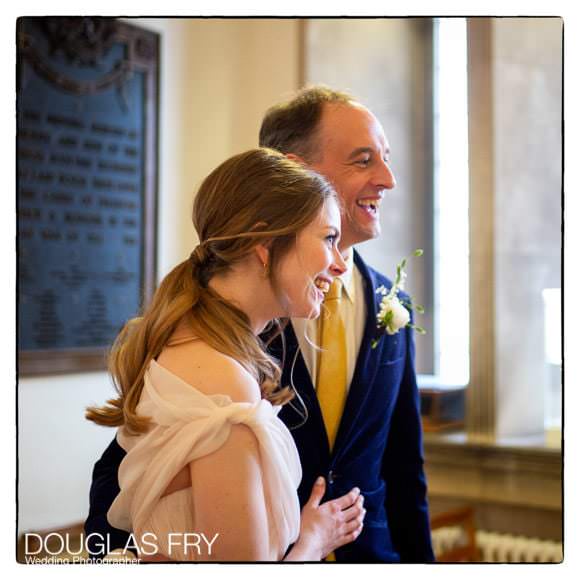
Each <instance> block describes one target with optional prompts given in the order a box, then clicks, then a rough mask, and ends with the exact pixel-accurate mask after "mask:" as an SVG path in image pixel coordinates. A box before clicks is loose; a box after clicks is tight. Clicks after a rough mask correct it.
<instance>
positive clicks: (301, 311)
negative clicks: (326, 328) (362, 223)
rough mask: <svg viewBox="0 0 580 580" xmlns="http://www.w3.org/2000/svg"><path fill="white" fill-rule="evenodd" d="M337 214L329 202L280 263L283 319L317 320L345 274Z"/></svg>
mask: <svg viewBox="0 0 580 580" xmlns="http://www.w3.org/2000/svg"><path fill="white" fill-rule="evenodd" d="M339 239H340V211H339V209H338V205H337V203H336V200H335V199H334V198H329V199H328V200H327V201H326V202H325V204H324V205H323V207H322V209H321V210H320V212H319V214H318V215H317V216H316V218H315V219H314V220H313V221H312V222H310V224H308V225H307V226H306V227H305V228H304V229H303V230H302V231H301V232H300V233H299V234H298V235H297V236H296V245H295V247H294V248H292V249H291V250H290V251H289V252H288V253H287V254H286V255H285V256H284V257H283V258H282V259H281V260H280V264H279V268H278V269H277V287H278V290H279V295H280V301H281V303H282V304H281V306H282V308H283V311H284V312H285V316H289V317H295V318H316V317H317V316H319V315H320V306H321V304H322V301H323V300H324V295H325V294H326V292H328V289H329V287H330V284H331V283H332V280H333V279H334V277H335V276H340V274H342V273H343V272H344V271H345V270H346V264H345V263H344V260H343V259H342V256H341V255H340V252H339V251H338V241H339Z"/></svg>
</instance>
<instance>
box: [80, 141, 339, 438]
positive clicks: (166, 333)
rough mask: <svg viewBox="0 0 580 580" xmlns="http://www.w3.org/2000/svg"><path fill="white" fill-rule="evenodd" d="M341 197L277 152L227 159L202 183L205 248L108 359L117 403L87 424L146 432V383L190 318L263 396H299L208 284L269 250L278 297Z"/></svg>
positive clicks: (94, 411) (277, 400) (196, 218)
mask: <svg viewBox="0 0 580 580" xmlns="http://www.w3.org/2000/svg"><path fill="white" fill-rule="evenodd" d="M334 196H335V193H334V190H333V189H332V187H331V186H330V185H329V184H328V182H327V181H326V180H325V179H324V178H323V177H321V176H320V175H318V174H317V173H314V172H313V171H310V170H308V169H306V168H304V167H303V166H301V165H300V164H298V163H296V162H294V161H292V160H289V159H287V158H286V157H285V156H284V155H282V154H281V153H278V152H277V151H274V150H272V149H266V148H259V149H252V150H250V151H247V152H245V153H241V154H239V155H236V156H234V157H232V158H231V159H228V160H227V161H225V162H224V163H222V164H221V165H220V166H219V167H218V168H217V169H215V170H214V171H212V172H211V173H210V174H209V175H208V176H207V177H206V178H205V180H204V181H203V183H202V184H201V186H200V188H199V191H198V193H197V196H196V197H195V202H194V206H193V225H194V227H195V229H196V230H197V233H198V235H199V239H200V244H199V245H198V246H197V248H196V249H195V250H194V251H193V252H192V253H191V256H190V257H189V258H188V259H187V260H185V261H183V262H181V263H180V264H178V265H177V266H176V267H175V268H174V269H173V270H172V271H171V272H170V273H169V274H168V275H167V276H166V277H165V278H164V279H163V280H162V282H161V284H160V285H159V287H158V288H157V290H156V292H155V294H154V296H153V299H152V301H151V304H149V306H147V307H146V308H144V309H143V311H142V313H141V316H139V317H137V318H133V319H132V320H129V322H127V324H126V325H125V326H124V327H123V329H122V330H121V332H120V333H119V335H118V336H117V338H116V340H115V342H114V344H113V346H112V348H111V352H110V355H109V372H110V373H111V375H112V378H113V382H114V385H115V388H116V390H117V392H118V395H119V396H118V397H117V398H114V399H110V400H108V401H107V405H106V406H104V407H89V408H88V409H87V412H86V417H87V419H89V420H91V421H94V422H95V423H98V424H99V425H105V426H111V427H113V426H119V425H125V426H126V428H127V429H128V431H129V432H130V433H144V432H146V431H147V430H148V428H149V424H150V419H149V418H148V417H144V416H140V415H138V414H137V412H136V407H137V404H138V403H139V399H140V397H141V392H142V390H143V385H144V376H145V372H146V370H147V367H148V365H149V363H150V361H151V360H152V359H155V358H157V357H158V356H159V354H160V353H161V351H162V349H163V348H164V346H165V345H166V343H167V341H168V340H169V338H170V337H171V335H172V334H173V332H174V330H175V329H176V327H177V324H178V323H179V321H180V320H181V319H182V318H183V317H184V316H185V315H188V319H189V320H191V326H192V331H193V332H194V334H195V335H196V336H198V337H199V338H201V339H202V340H203V341H205V342H206V343H207V344H208V345H210V346H211V347H213V348H215V349H216V350H218V351H220V352H222V353H224V354H226V355H228V356H231V357H232V358H234V359H235V360H237V361H238V362H240V363H241V364H242V365H243V366H244V367H245V368H246V369H247V370H248V371H249V372H250V373H251V374H252V375H253V376H254V377H255V378H256V380H257V381H258V383H259V385H260V389H261V392H262V397H263V398H265V399H267V400H269V401H270V402H272V403H273V404H284V403H286V402H288V401H289V400H290V399H291V398H292V396H293V393H292V391H291V390H290V389H289V388H288V387H285V388H280V386H279V382H280V376H281V371H280V367H279V366H278V364H277V363H276V361H275V360H274V359H273V358H271V357H270V356H269V355H268V354H267V352H266V350H265V345H264V343H263V342H262V341H261V340H260V339H259V338H258V337H256V336H255V335H254V333H253V331H252V328H251V326H250V321H249V319H248V317H247V316H246V314H244V313H243V312H242V311H241V310H239V309H238V308H236V307H235V306H233V305H232V304H231V303H229V302H228V301H226V300H225V299H223V298H222V297H221V296H220V295H219V294H217V293H216V292H215V291H214V290H212V288H211V287H209V286H208V283H209V281H210V280H211V278H212V277H213V276H215V275H216V274H218V273H223V272H227V271H228V269H230V268H231V267H232V266H233V265H234V264H236V263H237V262H239V261H241V260H243V259H244V258H246V257H247V256H248V255H249V254H250V253H251V252H252V249H253V248H254V247H255V246H256V245H257V244H258V243H261V242H262V243H267V244H268V248H269V256H270V264H269V268H268V270H267V272H268V276H269V278H270V282H271V284H272V286H273V288H274V290H277V279H276V272H277V264H279V262H280V259H281V258H282V257H283V256H284V255H285V254H286V253H287V252H288V250H289V249H290V248H291V247H293V245H294V243H295V241H296V235H297V234H298V233H299V232H300V231H301V230H302V229H303V228H304V227H305V226H306V225H308V224H309V223H310V222H311V221H312V220H313V219H315V218H316V216H317V215H318V213H319V212H320V211H321V209H322V207H323V205H324V203H325V202H326V200H327V199H328V198H329V197H334Z"/></svg>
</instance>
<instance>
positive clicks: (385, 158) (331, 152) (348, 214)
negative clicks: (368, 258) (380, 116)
mask: <svg viewBox="0 0 580 580" xmlns="http://www.w3.org/2000/svg"><path fill="white" fill-rule="evenodd" d="M318 137H319V148H320V153H321V155H320V158H321V159H320V161H317V162H315V163H310V164H309V165H310V167H311V168H312V169H314V170H315V171H317V172H318V173H321V174H322V175H324V176H325V177H326V178H327V179H329V180H330V182H331V183H332V184H333V186H334V188H335V189H336V191H337V193H338V195H339V196H340V199H341V201H342V205H343V207H342V210H341V211H342V215H341V221H342V238H341V242H340V248H341V250H342V251H344V250H346V249H348V248H349V247H350V246H352V245H353V244H358V243H359V242H364V241H366V240H370V239H372V238H376V237H377V236H378V235H379V234H380V233H381V225H380V221H379V208H380V204H381V201H382V199H383V196H384V193H385V190H386V189H392V188H393V187H395V184H396V182H395V177H394V175H393V173H392V172H391V169H390V167H389V153H390V150H389V144H388V142H387V140H386V138H385V134H384V132H383V128H382V127H381V124H380V123H379V121H378V120H377V118H376V117H375V116H374V115H373V114H372V113H371V112H370V111H369V110H368V109H366V108H365V107H363V106H362V105H358V104H353V105H352V106H350V105H342V104H327V105H325V107H324V110H323V113H322V118H321V120H320V127H319V133H318Z"/></svg>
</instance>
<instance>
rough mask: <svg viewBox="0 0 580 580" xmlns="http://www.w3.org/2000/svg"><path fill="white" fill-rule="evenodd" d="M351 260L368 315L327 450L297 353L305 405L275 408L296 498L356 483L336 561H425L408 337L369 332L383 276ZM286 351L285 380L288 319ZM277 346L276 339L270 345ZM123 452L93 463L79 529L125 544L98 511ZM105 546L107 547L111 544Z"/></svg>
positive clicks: (112, 492) (288, 334) (114, 448)
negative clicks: (352, 531) (357, 522)
mask: <svg viewBox="0 0 580 580" xmlns="http://www.w3.org/2000/svg"><path fill="white" fill-rule="evenodd" d="M354 260H355V264H356V266H357V267H358V269H359V271H360V272H361V274H362V277H363V279H364V286H365V301H366V305H367V319H366V322H365V329H364V335H363V340H362V343H361V347H360V351H359V356H358V359H357V363H356V367H355V371H354V376H353V379H352V382H351V384H350V388H349V394H348V397H347V400H346V403H345V409H344V412H343V417H342V420H341V423H340V426H339V429H338V433H337V437H336V442H335V446H334V449H333V452H332V453H331V452H330V450H329V445H328V438H327V436H326V431H325V428H324V423H323V419H322V414H321V411H320V406H319V404H318V399H317V397H316V393H315V390H314V386H313V384H312V380H311V377H310V375H309V373H308V370H307V368H306V365H305V363H304V359H303V358H302V355H301V354H300V353H298V355H297V358H296V363H295V365H294V370H293V377H292V382H293V384H294V385H295V387H296V389H297V391H298V393H299V395H300V397H301V398H302V400H303V401H304V403H305V405H306V407H307V409H308V420H307V421H306V422H305V423H304V424H303V425H301V426H298V425H300V423H301V422H302V417H301V415H300V414H299V413H298V412H297V411H296V407H298V408H299V407H300V405H299V404H298V403H297V402H293V404H292V405H285V406H284V407H283V408H282V410H281V412H280V415H279V417H280V418H281V419H282V420H283V421H284V422H285V423H286V425H287V426H288V427H289V428H290V430H291V433H292V436H293V437H294V440H295V442H296V445H297V447H298V452H299V454H300V461H301V464H302V470H303V477H302V482H301V483H300V487H299V489H298V494H299V497H300V504H301V505H304V503H306V501H307V500H308V498H309V496H310V493H311V490H312V485H313V484H314V481H315V479H316V477H317V476H318V475H323V476H324V477H326V479H327V492H326V496H325V500H326V499H332V498H336V497H339V496H341V495H343V494H345V493H347V492H348V491H350V489H351V488H352V487H354V486H357V487H359V488H360V489H361V492H362V493H363V495H364V498H365V503H364V506H365V509H366V510H367V513H366V516H365V520H364V527H363V531H362V533H361V535H360V536H359V537H358V538H357V539H356V540H355V541H354V542H353V543H351V544H348V545H346V546H343V547H342V548H339V549H338V550H336V552H335V555H336V560H337V561H338V562H399V561H402V562H428V561H432V560H433V559H434V557H433V551H432V548H431V536H430V529H429V514H428V507H427V499H426V491H427V487H426V481H425V476H424V471H423V450H422V434H421V420H420V419H421V418H420V409H419V395H418V390H417V384H416V379H415V370H414V343H413V338H412V331H411V330H410V329H408V328H406V329H404V330H401V331H399V332H398V333H397V334H395V335H393V336H389V335H387V334H382V333H380V334H379V336H380V337H381V338H380V340H379V342H378V345H377V347H376V348H374V349H373V348H371V341H372V339H373V338H375V337H377V328H376V313H377V312H378V310H379V302H380V298H381V297H380V295H377V294H376V289H377V288H378V287H379V286H381V285H384V286H386V287H387V288H389V287H390V286H391V282H390V281H389V280H388V279H387V278H385V277H384V276H382V275H381V274H379V273H378V272H376V271H375V270H373V269H371V268H369V267H368V266H367V265H366V264H365V263H364V261H363V260H362V259H361V258H360V256H359V255H358V254H357V253H356V252H355V256H354ZM285 342H286V353H285V361H286V364H284V369H283V376H282V384H283V385H287V384H290V371H291V366H292V364H291V363H292V362H293V360H294V358H295V355H296V351H297V349H298V341H297V339H296V335H295V334H294V331H293V329H292V326H291V325H288V327H287V328H286V330H285ZM271 351H272V353H273V354H274V355H278V356H281V355H282V347H281V341H280V340H278V341H276V342H274V343H273V344H272V345H271ZM123 455H124V452H123V450H122V449H121V448H120V447H119V445H118V444H117V443H116V441H115V440H114V441H113V442H112V443H111V445H109V447H108V448H107V450H106V451H105V453H104V454H103V456H102V457H101V459H100V460H99V461H98V462H97V463H96V465H95V469H94V472H93V483H92V486H91V496H90V501H91V507H90V513H89V517H88V519H87V522H86V524H85V530H86V532H87V533H91V532H92V533H95V532H96V533H99V534H101V535H104V534H106V533H109V534H111V536H110V537H111V539H112V540H113V541H112V542H111V543H112V544H115V540H116V541H117V544H116V545H118V546H123V545H124V544H123V543H122V541H123V540H122V539H123V538H124V537H126V536H124V535H123V534H124V533H123V532H120V531H119V530H114V529H113V528H111V526H110V525H109V524H108V522H107V519H106V512H107V510H108V508H109V506H110V504H111V503H112V501H113V499H114V498H115V496H116V494H117V493H118V491H119V487H118V483H117V477H116V474H117V468H118V465H119V463H120V461H121V460H122V457H123ZM112 547H115V545H113V546H112Z"/></svg>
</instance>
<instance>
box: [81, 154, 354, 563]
mask: <svg viewBox="0 0 580 580" xmlns="http://www.w3.org/2000/svg"><path fill="white" fill-rule="evenodd" d="M193 222H194V226H195V228H196V230H197V232H198V234H199V239H200V244H199V245H198V246H197V248H196V249H195V250H194V251H193V252H192V254H191V257H190V259H188V260H186V261H184V262H182V263H181V264H179V265H178V266H177V267H176V268H174V269H173V271H171V272H170V273H169V274H168V275H167V276H166V277H165V279H164V280H163V281H162V282H161V284H160V286H159V288H158V289H157V291H156V293H155V296H154V297H153V300H152V303H151V305H150V306H149V307H148V308H147V309H146V310H145V312H144V313H143V315H142V317H140V318H137V319H134V320H132V321H130V322H129V323H128V324H127V325H126V326H125V328H123V330H122V331H121V333H120V335H119V337H118V338H117V340H116V342H115V344H114V346H113V349H112V353H111V357H110V371H111V374H112V376H113V378H114V381H115V384H116V387H117V389H118V391H119V397H118V398H117V399H113V400H110V401H108V406H106V407H103V408H91V409H89V410H88V412H87V417H88V418H89V419H90V420H92V421H95V422H96V423H99V424H101V425H109V426H120V429H119V430H118V434H117V439H118V441H119V443H120V445H121V446H122V447H123V448H124V449H125V450H126V451H127V452H128V453H127V456H126V457H125V459H124V460H123V462H122V464H121V466H120V468H119V485H120V489H121V492H120V493H119V495H118V496H117V498H116V500H115V501H114V503H113V505H112V506H111V509H110V510H109V512H108V519H109V521H110V523H111V524H112V525H113V526H115V527H117V528H122V529H125V530H131V531H132V532H133V535H134V538H135V540H136V542H137V544H138V545H139V543H141V544H140V548H141V550H142V553H143V554H149V555H151V556H152V557H154V559H159V558H169V559H173V560H204V559H207V560H213V561H224V560H236V561H245V560H247V561H259V560H282V559H286V560H320V559H322V558H324V557H325V556H326V555H327V554H329V553H330V552H331V551H333V550H334V549H336V548H337V547H339V546H342V545H344V544H346V543H349V542H351V541H353V540H354V539H355V538H356V537H357V536H358V535H359V534H360V532H361V530H362V519H363V516H364V509H363V507H362V497H361V496H360V492H359V490H357V489H356V488H355V489H353V490H352V491H351V492H350V493H349V494H347V495H345V496H343V497H341V498H338V499H336V500H333V501H330V502H326V503H324V504H322V505H320V500H321V499H322V497H323V495H324V480H322V481H321V482H318V483H317V484H315V486H314V488H313V491H312V496H311V498H310V501H309V502H308V503H307V505H306V506H305V507H304V508H303V510H302V514H300V508H299V503H298V497H297V493H296V488H297V486H298V484H299V482H300V478H301V469H300V462H299V457H298V453H297V451H296V447H295V445H294V442H293V440H292V437H291V435H290V433H289V431H288V430H287V428H286V427H285V425H284V424H283V423H282V422H281V421H280V420H279V419H278V418H277V416H276V415H277V411H278V410H279V406H280V405H282V404H285V403H287V402H288V401H290V399H292V397H293V393H292V391H291V390H290V389H289V388H288V387H286V388H280V386H279V385H278V383H279V380H280V368H279V366H278V364H277V362H276V361H274V360H273V359H272V358H270V356H268V354H267V353H266V351H265V345H264V344H263V343H262V342H261V340H260V338H259V335H260V334H262V333H263V332H264V331H265V329H266V327H267V326H269V325H270V323H271V321H273V320H275V319H278V318H288V317H291V316H292V317H315V316H318V315H319V314H320V308H321V304H322V300H323V298H324V293H325V292H326V291H328V288H329V286H330V283H331V282H332V279H333V277H334V276H336V275H339V274H341V273H342V272H343V271H344V269H345V265H344V262H343V260H342V257H341V256H340V254H339V252H338V249H337V242H338V239H339V235H340V213H339V209H338V206H337V201H336V197H335V193H334V191H333V190H332V188H331V187H330V186H329V184H328V183H327V182H326V181H325V180H324V179H323V178H322V177H320V176H319V175H317V174H315V173H313V172H311V171H309V170H306V169H305V168H303V167H302V166H300V165H298V164H297V163H295V162H293V161H291V160H289V159H287V158H286V157H284V156H283V155H281V154H279V153H277V152H275V151H272V150H269V149H254V150H251V151H248V152H247V153H242V154H240V155H237V156H235V157H233V158H231V159H229V160H228V161H226V162H224V163H223V164H222V165H220V166H219V167H218V168H217V169H215V170H214V171H213V172H212V173H211V174H210V175H209V176H208V177H207V178H206V179H205V180H204V182H203V183H202V185H201V187H200V189H199V192H198V194H197V196H196V198H195V203H194V209H193ZM186 532H187V533H189V534H197V535H198V536H200V535H201V534H203V537H204V538H206V539H209V540H210V542H211V548H210V547H209V545H208V544H207V543H206V544H205V545H204V546H202V547H201V548H200V546H199V544H198V545H197V546H192V545H190V543H189V542H187V541H185V538H184V534H185V533H186ZM180 533H181V536H180V535H179V534H180ZM170 534H171V535H170ZM216 534H217V535H216ZM189 537H190V538H191V536H189ZM145 538H146V539H147V541H148V544H147V545H146V544H145ZM212 539H213V541H212ZM152 543H156V546H155V548H156V550H155V551H153V548H148V546H149V545H150V544H152ZM291 544H294V545H293V547H292V548H291V550H290V551H289V552H288V553H287V554H286V552H287V549H288V547H289V546H290V545H291Z"/></svg>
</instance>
